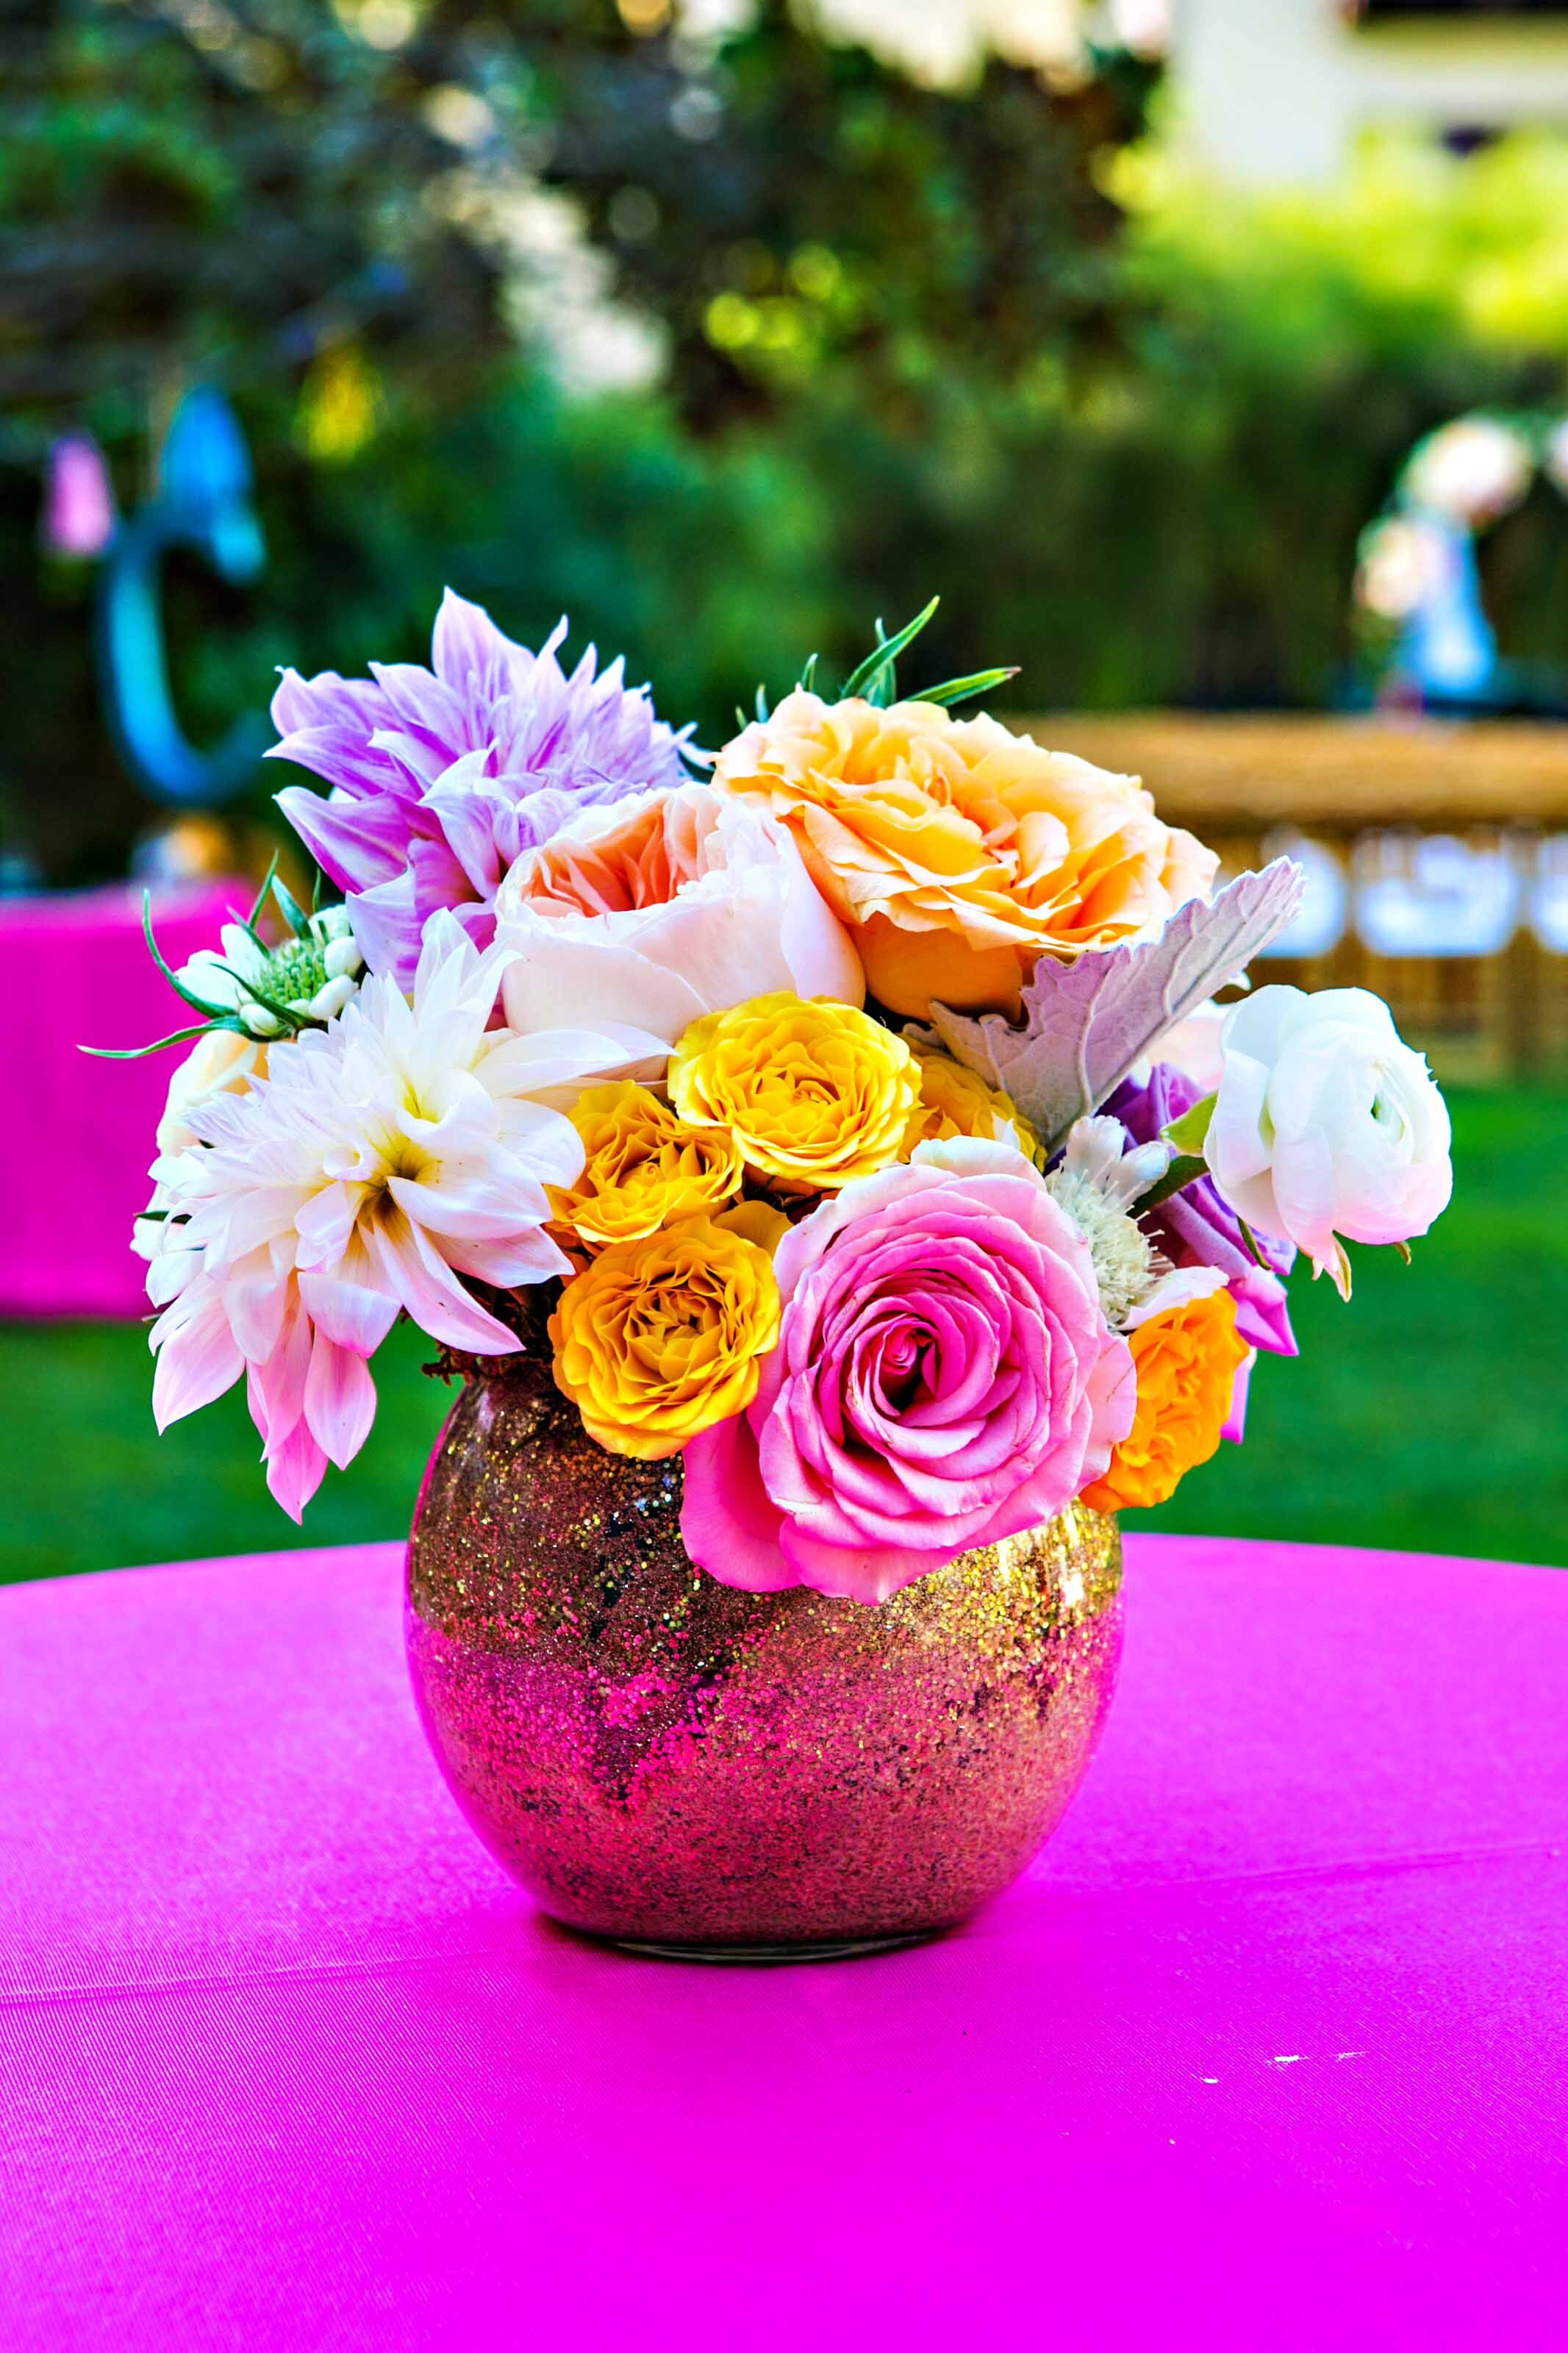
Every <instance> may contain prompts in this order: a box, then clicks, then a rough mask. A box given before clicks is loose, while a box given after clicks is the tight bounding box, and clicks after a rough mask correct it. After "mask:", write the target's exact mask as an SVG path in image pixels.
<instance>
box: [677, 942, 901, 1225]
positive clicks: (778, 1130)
mask: <svg viewBox="0 0 1568 2353" xmlns="http://www.w3.org/2000/svg"><path fill="white" fill-rule="evenodd" d="M668 1085H669V1099H670V1101H671V1103H673V1104H674V1105H675V1108H676V1110H677V1111H678V1112H679V1113H680V1116H681V1117H682V1119H687V1120H691V1121H693V1122H698V1123H701V1122H710V1123H711V1124H713V1125H714V1126H716V1127H721V1128H724V1129H727V1130H728V1132H729V1133H730V1134H731V1135H732V1136H733V1137H734V1139H735V1142H736V1144H737V1145H739V1147H740V1150H741V1153H742V1156H743V1157H744V1159H745V1162H746V1165H747V1166H748V1167H749V1168H752V1169H753V1170H754V1171H755V1172H756V1174H757V1175H758V1176H762V1177H764V1178H765V1179H766V1180H767V1181H768V1183H769V1184H771V1185H773V1186H775V1187H777V1188H778V1189H779V1190H780V1191H783V1192H786V1193H816V1192H829V1191H834V1190H836V1189H837V1187H839V1186H840V1185H847V1184H849V1183H850V1182H851V1181H852V1180H853V1179H854V1178H855V1177H857V1176H871V1175H873V1174H874V1172H875V1171H876V1170H877V1169H879V1168H886V1167H887V1166H888V1165H889V1162H890V1161H894V1160H897V1159H898V1158H899V1156H900V1153H901V1152H902V1150H903V1140H904V1130H905V1129H906V1127H907V1126H908V1125H909V1121H910V1113H911V1112H912V1111H913V1109H914V1107H915V1103H916V1102H917V1100H918V1098H919V1094H920V1073H919V1071H918V1070H917V1068H916V1065H915V1059H914V1056H913V1055H912V1054H911V1053H910V1050H909V1048H908V1046H906V1045H905V1043H904V1041H903V1039H901V1038H896V1037H895V1036H894V1035H893V1032H892V1031H891V1030H890V1029H884V1028H883V1027H882V1025H881V1023H880V1022H879V1021H874V1020H872V1018H871V1017H870V1015H869V1014H868V1013H861V1012H860V1011H858V1008H856V1007H854V1006H852V1005H837V1004H835V1003H833V1002H832V1001H831V1000H830V999H828V998H826V997H814V998H812V999H811V1000H810V1002H809V1003H808V1002H807V1001H806V999H805V998H804V997H794V996H792V995H791V994H790V992H789V991H788V990H787V989H781V990H778V991H777V992H776V993H775V994H774V995H773V996H771V997H752V999H751V1001H750V1003H749V1004H746V1005H737V1006H734V1007H732V1008H731V1010H730V1011H729V1012H728V1013H710V1014H708V1015H706V1016H705V1017H704V1018H702V1019H701V1020H700V1021H694V1022H693V1023H692V1025H691V1027H690V1029H688V1030H687V1032H686V1034H685V1035H684V1037H683V1038H682V1039H681V1040H680V1042H679V1045H678V1046H677V1047H676V1049H675V1051H674V1053H673V1054H672V1055H671V1056H670V1059H669V1076H668Z"/></svg>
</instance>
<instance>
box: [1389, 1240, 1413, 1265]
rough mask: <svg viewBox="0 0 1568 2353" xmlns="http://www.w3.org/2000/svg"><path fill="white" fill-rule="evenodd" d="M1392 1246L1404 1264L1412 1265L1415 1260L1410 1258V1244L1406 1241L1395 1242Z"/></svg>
mask: <svg viewBox="0 0 1568 2353" xmlns="http://www.w3.org/2000/svg"><path fill="white" fill-rule="evenodd" d="M1394 1249H1395V1250H1397V1251H1398V1252H1399V1255H1400V1257H1401V1258H1402V1259H1403V1260H1404V1261H1405V1265H1406V1266H1411V1265H1414V1263H1415V1261H1414V1260H1413V1259H1412V1258H1411V1255H1410V1245H1409V1243H1408V1242H1395V1243H1394Z"/></svg>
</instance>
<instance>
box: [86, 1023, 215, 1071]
mask: <svg viewBox="0 0 1568 2353" xmlns="http://www.w3.org/2000/svg"><path fill="white" fill-rule="evenodd" d="M234 1026H236V1025H234V1024H232V1023H227V1022H220V1021H198V1022H197V1023H196V1025H195V1029H171V1030H170V1032H169V1034H168V1036H167V1037H166V1038H154V1039H153V1043H152V1044H151V1045H150V1046H79V1047H78V1048H77V1052H78V1053H79V1054H90V1055H91V1056H92V1057H93V1059H94V1060H95V1061H99V1062H139V1061H140V1060H142V1055H143V1054H161V1053H162V1052H163V1049H164V1047H165V1046H183V1045H184V1043H185V1041H186V1039H190V1038H205V1036H206V1034H207V1031H208V1030H209V1029H227V1028H232V1027H234Z"/></svg>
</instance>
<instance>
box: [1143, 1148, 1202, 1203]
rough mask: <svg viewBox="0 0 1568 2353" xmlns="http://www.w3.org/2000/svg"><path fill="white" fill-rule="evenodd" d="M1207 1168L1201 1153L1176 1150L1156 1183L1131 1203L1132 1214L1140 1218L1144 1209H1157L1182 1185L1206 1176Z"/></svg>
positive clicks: (1178, 1190)
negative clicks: (1175, 1153)
mask: <svg viewBox="0 0 1568 2353" xmlns="http://www.w3.org/2000/svg"><path fill="white" fill-rule="evenodd" d="M1208 1168H1209V1165H1208V1162H1207V1161H1206V1160H1205V1158H1204V1156H1203V1155H1202V1153H1198V1152H1178V1153H1177V1155H1176V1156H1175V1158H1174V1159H1173V1161H1172V1163H1171V1165H1170V1166H1169V1167H1168V1168H1167V1169H1166V1171H1165V1173H1164V1175H1163V1176H1162V1177H1161V1178H1160V1180H1159V1182H1158V1184H1154V1185H1151V1186H1150V1187H1149V1190H1148V1191H1147V1192H1146V1193H1140V1195H1139V1196H1138V1198H1137V1200H1136V1201H1135V1202H1134V1203H1133V1205H1132V1214H1133V1216H1134V1217H1137V1218H1141V1217H1142V1214H1143V1212H1144V1210H1145V1209H1157V1208H1159V1206H1160V1204H1161V1202H1162V1201H1168V1200H1169V1199H1170V1198H1171V1196H1172V1194H1173V1193H1179V1192H1180V1191H1181V1189H1182V1187H1183V1186H1184V1185H1191V1184H1194V1183H1195V1181H1196V1180H1197V1178H1198V1177H1200V1176H1207V1175H1208Z"/></svg>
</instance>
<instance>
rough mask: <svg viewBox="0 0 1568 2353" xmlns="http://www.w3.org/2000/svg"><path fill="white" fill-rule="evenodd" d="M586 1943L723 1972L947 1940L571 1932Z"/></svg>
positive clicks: (911, 1932)
mask: <svg viewBox="0 0 1568 2353" xmlns="http://www.w3.org/2000/svg"><path fill="white" fill-rule="evenodd" d="M572 1933H573V1934H574V1935H576V1936H586V1937H587V1938H588V1940H589V1942H590V1943H592V1944H595V1945H608V1946H610V1947H613V1949H614V1950H615V1951H616V1952H617V1953H636V1954H640V1955H641V1957H643V1958H644V1959H645V1960H651V1961H705V1962H707V1963H708V1964H709V1965H710V1967H718V1968H763V1969H768V1968H784V1967H786V1966H787V1965H788V1964H789V1963H791V1962H794V1961H858V1960H861V1959H864V1958H866V1957H868V1956H869V1955H871V1954H873V1953H896V1952H899V1951H900V1950H901V1949H902V1948H903V1947H905V1946H908V1945H927V1944H930V1943H931V1939H932V1938H933V1937H934V1936H946V1935H947V1933H948V1931H947V1929H946V1928H945V1927H939V1928H908V1929H902V1930H900V1931H898V1932H896V1933H894V1934H892V1935H889V1936H832V1937H823V1938H821V1939H820V1940H818V1941H816V1942H813V1943H806V1942H803V1943H801V1944H798V1945H700V1944H690V1945H686V1944H680V1943H672V1942H666V1941H665V1940H664V1939H663V1938H655V1937H650V1936H600V1935H597V1934H595V1932H594V1931H593V1930H590V1929H582V1928H579V1929H574V1931H573V1932H572Z"/></svg>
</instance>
